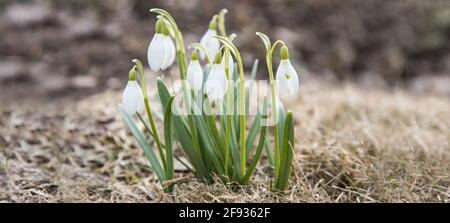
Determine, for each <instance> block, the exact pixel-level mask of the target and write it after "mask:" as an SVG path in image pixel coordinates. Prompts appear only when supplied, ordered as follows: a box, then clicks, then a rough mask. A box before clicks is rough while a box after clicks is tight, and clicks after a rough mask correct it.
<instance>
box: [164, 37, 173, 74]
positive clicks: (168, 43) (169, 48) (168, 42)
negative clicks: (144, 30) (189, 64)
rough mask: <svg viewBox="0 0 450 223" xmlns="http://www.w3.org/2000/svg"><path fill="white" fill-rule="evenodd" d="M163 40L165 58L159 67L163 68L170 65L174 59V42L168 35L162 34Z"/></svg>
mask: <svg viewBox="0 0 450 223" xmlns="http://www.w3.org/2000/svg"><path fill="white" fill-rule="evenodd" d="M163 39H164V40H163V41H164V43H165V47H166V48H165V52H166V59H165V61H164V63H163V64H162V66H161V69H163V70H165V69H167V68H168V67H170V66H172V64H173V62H174V61H175V54H176V52H175V44H174V43H173V41H172V38H170V36H163Z"/></svg>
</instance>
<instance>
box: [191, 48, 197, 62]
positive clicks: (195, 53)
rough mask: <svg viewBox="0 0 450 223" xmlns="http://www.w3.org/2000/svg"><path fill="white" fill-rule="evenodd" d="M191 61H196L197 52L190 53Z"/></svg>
mask: <svg viewBox="0 0 450 223" xmlns="http://www.w3.org/2000/svg"><path fill="white" fill-rule="evenodd" d="M191 60H198V52H197V50H194V52H192V55H191Z"/></svg>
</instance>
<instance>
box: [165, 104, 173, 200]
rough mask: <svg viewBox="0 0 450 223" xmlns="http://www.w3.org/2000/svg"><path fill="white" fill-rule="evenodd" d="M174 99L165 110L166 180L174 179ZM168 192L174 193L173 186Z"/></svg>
mask: <svg viewBox="0 0 450 223" xmlns="http://www.w3.org/2000/svg"><path fill="white" fill-rule="evenodd" d="M173 99H174V97H171V98H170V99H169V102H168V103H167V105H166V108H165V109H164V140H165V144H164V145H165V147H166V159H167V161H166V165H167V169H166V178H167V179H166V180H170V179H172V178H173V174H174V166H173V149H172V125H173V124H172V102H173ZM167 191H168V192H172V191H173V185H171V186H169V187H168V188H167Z"/></svg>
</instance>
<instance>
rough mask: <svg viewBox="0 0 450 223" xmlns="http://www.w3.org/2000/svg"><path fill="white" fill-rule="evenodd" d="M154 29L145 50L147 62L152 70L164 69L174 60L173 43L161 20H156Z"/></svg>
mask: <svg viewBox="0 0 450 223" xmlns="http://www.w3.org/2000/svg"><path fill="white" fill-rule="evenodd" d="M155 29H156V33H155V35H154V36H153V39H152V41H151V42H150V45H149V47H148V51H147V59H148V64H149V65H150V68H151V69H152V70H153V71H159V70H165V69H167V68H168V67H170V66H171V65H172V64H173V62H174V61H175V44H174V43H173V41H172V38H170V35H169V30H168V29H167V27H166V25H165V24H164V21H163V20H161V19H160V20H158V21H157V22H156V25H155Z"/></svg>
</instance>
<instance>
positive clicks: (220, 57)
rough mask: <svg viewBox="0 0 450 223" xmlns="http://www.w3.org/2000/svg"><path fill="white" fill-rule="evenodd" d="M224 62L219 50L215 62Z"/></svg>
mask: <svg viewBox="0 0 450 223" xmlns="http://www.w3.org/2000/svg"><path fill="white" fill-rule="evenodd" d="M221 62H222V52H220V51H218V52H217V54H216V57H214V63H215V64H220V63H221Z"/></svg>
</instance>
